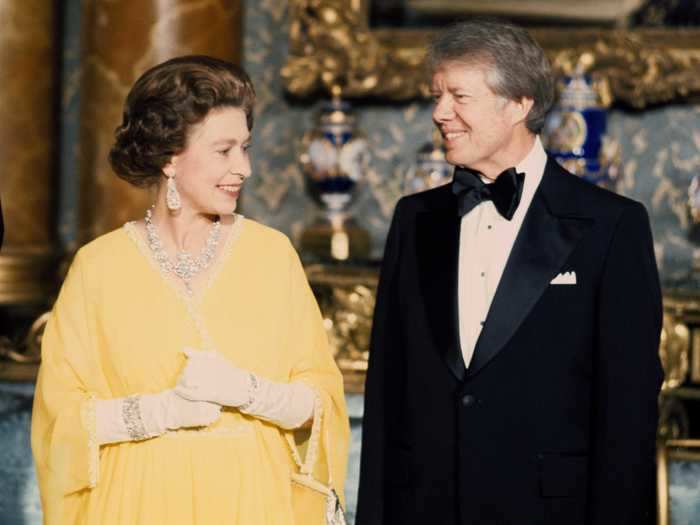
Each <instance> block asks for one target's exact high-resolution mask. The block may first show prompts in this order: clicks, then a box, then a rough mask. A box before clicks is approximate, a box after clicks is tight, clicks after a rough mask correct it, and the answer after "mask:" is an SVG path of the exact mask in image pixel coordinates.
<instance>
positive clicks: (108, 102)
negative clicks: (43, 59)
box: [78, 0, 242, 242]
mask: <svg viewBox="0 0 700 525" xmlns="http://www.w3.org/2000/svg"><path fill="white" fill-rule="evenodd" d="M241 19H242V0H208V1H204V0H120V1H119V2H114V1H113V0H92V1H90V2H84V3H83V13H82V20H83V28H84V31H83V33H82V34H83V42H84V43H83V82H82V92H81V151H80V164H81V167H80V218H79V226H78V240H79V241H80V242H85V241H88V240H90V239H92V238H94V237H96V236H98V235H100V234H102V233H105V232H107V231H109V230H112V229H114V228H117V227H119V226H121V225H122V224H123V223H124V222H126V221H128V220H132V219H136V218H140V217H141V216H143V213H144V210H145V208H146V206H147V205H148V202H149V200H150V196H149V195H148V193H147V191H146V190H142V189H136V188H133V187H131V186H130V185H129V184H127V183H126V182H124V181H122V180H121V179H119V178H117V177H116V176H115V175H114V173H113V172H112V171H111V169H110V166H109V162H108V160H107V155H108V153H109V149H110V147H111V145H112V141H113V136H114V129H115V127H116V126H117V125H118V124H119V122H120V121H121V113H122V107H123V103H124V99H125V98H126V95H127V93H128V91H129V88H130V87H131V85H132V84H133V83H134V81H135V80H136V79H137V78H138V76H139V75H141V74H142V73H143V72H144V71H145V70H146V69H148V68H149V67H151V66H153V65H155V64H158V63H159V62H162V61H164V60H167V59H169V58H172V57H175V56H178V55H186V54H206V55H212V56H215V57H219V58H224V59H228V60H231V61H233V62H236V63H238V62H240V58H241V46H242V37H241V34H242V31H241Z"/></svg>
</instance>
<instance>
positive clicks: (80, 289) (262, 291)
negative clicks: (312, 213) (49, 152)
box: [32, 216, 349, 525]
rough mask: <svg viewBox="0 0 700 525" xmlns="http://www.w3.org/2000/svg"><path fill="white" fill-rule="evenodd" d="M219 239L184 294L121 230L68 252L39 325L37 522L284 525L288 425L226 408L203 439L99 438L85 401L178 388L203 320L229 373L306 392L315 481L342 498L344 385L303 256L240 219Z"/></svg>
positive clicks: (192, 432)
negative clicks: (313, 405)
mask: <svg viewBox="0 0 700 525" xmlns="http://www.w3.org/2000/svg"><path fill="white" fill-rule="evenodd" d="M226 243H227V245H226V247H225V249H224V250H223V252H222V254H221V256H220V257H219V259H218V261H217V262H215V265H217V267H215V268H213V269H212V272H211V278H210V280H209V286H207V287H206V288H205V289H204V291H203V292H202V293H201V294H200V295H199V296H198V297H194V298H192V299H188V298H187V296H186V295H185V294H183V293H181V292H179V291H178V289H177V288H176V287H174V286H173V283H172V282H170V281H169V280H168V279H167V278H166V277H165V276H164V275H163V274H162V273H161V272H160V270H159V269H158V268H157V266H156V265H155V264H154V262H153V259H152V258H151V256H150V253H149V250H148V247H147V246H146V244H145V242H144V240H143V238H142V237H141V235H140V234H139V233H138V232H137V231H136V229H135V227H134V225H132V224H127V225H125V227H124V228H121V229H119V230H116V231H113V232H111V233H108V234H106V235H103V236H102V237H100V238H98V239H96V240H95V241H93V242H91V243H89V244H87V245H86V246H84V247H83V248H81V249H80V251H79V252H78V254H77V255H76V257H75V260H74V262H73V264H72V266H71V269H70V271H69V273H68V276H67V278H66V280H65V282H64V284H63V287H62V289H61V293H60V295H59V297H58V300H57V301H56V304H55V306H54V308H53V312H52V315H51V318H50V320H49V323H48V325H47V327H46V331H45V335H44V339H43V343H42V364H41V368H40V371H39V377H38V379H37V386H36V395H35V400H34V409H33V415H32V450H33V454H34V459H35V463H36V469H37V477H38V481H39V488H40V494H41V501H42V508H43V510H44V522H45V523H46V524H49V525H58V524H71V525H72V524H100V525H107V524H128V525H138V524H148V525H160V524H168V525H173V524H198V525H200V524H201V525H215V524H227V525H236V524H240V525H258V524H259V525H264V524H269V525H293V524H294V516H293V513H292V503H291V494H292V489H291V482H290V474H291V472H292V470H293V469H294V463H293V460H292V456H291V453H290V448H289V446H288V443H287V442H286V436H285V431H284V430H282V429H280V428H279V427H277V426H275V425H273V424H271V423H268V422H265V421H263V420H260V419H256V418H254V417H250V416H246V415H243V414H241V413H240V412H238V411H236V410H233V409H225V410H224V411H223V412H222V416H221V418H220V419H219V420H218V421H217V422H215V423H214V424H213V425H211V426H210V427H207V428H204V429H182V430H178V431H172V432H168V433H166V434H164V435H162V436H160V437H156V438H153V439H149V440H145V441H138V442H125V443H118V444H113V445H105V446H102V447H98V446H97V444H96V442H95V414H94V400H95V399H111V398H117V397H123V396H128V395H134V394H146V393H157V392H160V391H162V390H165V389H168V388H173V387H174V386H175V383H176V381H177V378H178V376H179V374H180V372H181V370H182V368H183V366H184V363H185V359H186V358H185V356H184V354H183V352H182V350H183V348H184V347H186V346H189V347H194V348H202V347H203V346H204V345H205V344H206V342H205V341H203V340H202V327H198V326H197V323H198V322H199V323H202V324H203V325H204V327H205V329H204V330H205V332H206V333H208V336H207V337H206V338H207V339H210V341H209V342H208V343H209V344H210V345H211V346H214V347H215V349H216V350H218V351H219V352H221V353H222V354H224V355H225V356H226V357H227V358H229V359H230V360H231V361H232V362H233V363H234V364H235V365H236V366H238V367H241V368H243V369H248V370H250V371H252V372H254V373H256V374H260V375H262V376H264V377H266V378H268V379H271V380H274V381H280V382H282V381H304V382H306V383H307V384H308V385H309V386H311V387H312V388H313V389H314V390H315V392H316V393H317V395H318V397H319V398H320V401H321V407H322V419H321V421H322V424H321V428H322V431H323V432H325V433H326V434H325V435H326V436H327V437H328V444H329V445H328V446H327V447H322V449H321V450H320V454H319V461H318V463H319V465H323V467H322V468H321V467H319V468H318V469H317V470H316V471H315V476H316V477H317V478H318V479H320V480H322V481H324V482H328V466H330V473H331V476H332V483H333V486H334V487H335V489H336V491H337V492H338V494H339V495H340V497H341V499H342V494H343V482H344V480H345V472H346V462H347V450H348V438H349V426H348V419H347V414H346V407H345V400H344V396H343V383H342V377H341V375H340V373H339V371H338V368H337V367H336V365H335V362H334V360H333V358H332V356H331V354H330V352H329V349H328V343H327V337H326V334H325V332H324V329H323V324H322V319H321V316H320V312H319V309H318V306H317V304H316V301H315V299H314V297H313V294H312V292H311V290H310V288H309V285H308V282H307V280H306V277H305V274H304V271H303V268H302V266H301V264H300V262H299V258H298V256H297V254H296V252H295V251H294V249H293V247H292V246H291V244H290V243H289V241H288V239H287V238H286V237H285V236H284V235H282V234H281V233H279V232H277V231H275V230H272V229H270V228H267V227H265V226H262V225H260V224H257V223H255V222H253V221H251V220H248V219H244V218H243V217H242V216H237V219H236V221H235V223H234V225H233V227H232V229H231V231H230V234H229V235H228V238H227V241H226ZM195 319H198V320H199V321H195ZM324 470H325V472H324ZM320 523H322V522H319V525H320ZM306 524H309V525H315V524H314V522H313V520H312V519H311V518H309V520H305V521H304V525H306ZM296 525H300V524H298V523H297V524H296Z"/></svg>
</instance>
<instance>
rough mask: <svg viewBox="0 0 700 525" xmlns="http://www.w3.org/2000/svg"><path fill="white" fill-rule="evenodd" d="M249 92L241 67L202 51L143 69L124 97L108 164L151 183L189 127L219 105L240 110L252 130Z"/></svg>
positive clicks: (127, 176) (123, 175) (120, 173)
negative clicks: (121, 114) (202, 53)
mask: <svg viewBox="0 0 700 525" xmlns="http://www.w3.org/2000/svg"><path fill="white" fill-rule="evenodd" d="M254 102H255V90H254V89H253V84H252V82H251V81H250V78H249V77H248V75H247V74H246V72H245V71H243V69H241V68H240V67H238V66H235V65H234V64H231V63H230V62H226V61H225V60H220V59H218V58H212V57H208V56H202V55H190V56H182V57H177V58H173V59H171V60H168V61H167V62H163V63H162V64H158V65H157V66H154V67H153V68H151V69H149V70H148V71H146V72H145V73H144V74H143V75H141V77H140V78H139V79H138V80H137V81H136V83H135V84H134V85H133V87H132V88H131V91H130V92H129V95H128V96H127V97H126V103H125V104H124V116H123V119H122V123H121V124H120V125H119V126H117V129H116V130H115V132H114V135H115V141H114V145H113V146H112V148H111V150H110V152H109V162H110V164H111V165H112V169H114V171H115V172H116V174H117V175H118V176H119V177H121V178H122V179H124V180H126V181H127V182H129V183H131V184H133V185H134V186H139V187H145V186H151V185H154V184H156V183H157V182H158V180H159V179H160V177H161V176H162V169H163V167H164V166H165V165H166V164H167V163H168V162H169V161H170V159H171V157H172V156H173V155H177V154H179V153H181V152H182V151H183V150H184V149H185V146H186V143H187V136H188V133H189V131H190V128H191V127H192V126H194V125H195V124H199V123H200V122H202V121H203V120H204V118H205V117H206V116H207V114H209V112H210V111H211V110H213V109H216V108H221V107H234V108H240V109H242V110H243V111H244V112H245V115H246V122H247V124H248V129H249V130H251V129H252V128H253V104H254Z"/></svg>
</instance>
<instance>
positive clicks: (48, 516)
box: [31, 252, 99, 523]
mask: <svg viewBox="0 0 700 525" xmlns="http://www.w3.org/2000/svg"><path fill="white" fill-rule="evenodd" d="M84 266H85V265H84V264H83V261H82V257H81V253H80V252H79V253H78V254H77V255H76V257H75V260H74V262H73V264H72V266H71V268H70V270H69V272H68V275H67V277H66V280H65V282H64V284H63V287H62V288H61V292H60V294H59V296H58V299H57V300H56V303H55V305H54V307H53V310H52V312H51V315H50V318H49V321H48V323H47V325H46V330H45V332H44V336H43V340H42V345H41V359H42V360H41V366H40V368H39V376H38V378H37V383H36V391H35V395H34V407H33V410H32V428H31V443H32V453H33V456H34V462H35V466H36V472H37V478H38V482H39V491H40V495H41V502H42V508H43V511H44V515H45V523H75V522H76V521H70V520H71V519H77V516H72V515H73V513H74V512H77V509H78V508H80V500H81V498H83V497H85V496H86V494H87V493H88V490H89V489H90V488H92V487H94V486H96V484H97V477H98V471H99V447H98V445H97V441H96V439H95V395H94V393H93V392H94V391H93V390H92V389H91V388H90V386H89V382H90V381H89V380H88V378H89V377H91V375H92V376H94V375H95V373H94V366H93V364H92V363H91V361H92V360H93V359H94V348H93V345H92V344H91V331H92V330H91V321H90V319H91V316H92V315H94V310H93V309H92V308H90V305H89V304H88V303H89V301H88V297H87V296H88V293H87V286H86V279H85V273H84V269H85V268H84ZM91 312H93V314H91ZM71 509H73V510H71ZM71 516H72V517H71Z"/></svg>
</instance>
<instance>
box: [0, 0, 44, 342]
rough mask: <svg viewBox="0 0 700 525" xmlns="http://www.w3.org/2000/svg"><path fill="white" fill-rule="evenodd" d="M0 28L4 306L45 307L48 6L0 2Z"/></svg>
mask: <svg viewBox="0 0 700 525" xmlns="http://www.w3.org/2000/svg"><path fill="white" fill-rule="evenodd" d="M0 21H1V23H0V197H1V198H2V208H3V214H4V218H5V221H4V222H5V239H4V243H3V248H2V252H0V306H3V307H4V306H7V305H17V304H27V303H40V302H43V301H46V299H47V295H48V293H50V289H51V287H52V284H53V282H55V278H54V272H53V271H52V268H53V267H54V262H55V261H54V257H55V256H54V251H55V249H56V243H55V239H56V228H55V220H54V213H53V212H54V211H55V202H56V199H55V197H56V191H55V180H57V179H56V177H57V175H58V173H57V171H58V170H57V164H56V148H55V145H56V140H55V135H56V120H55V117H56V111H55V109H56V101H57V99H58V94H57V67H58V65H57V64H58V60H57V57H56V55H55V53H56V51H55V49H56V41H57V40H56V30H55V25H56V23H55V2H46V1H45V0H0ZM3 331H4V328H3Z"/></svg>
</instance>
